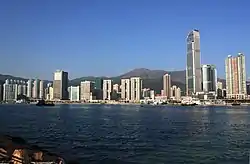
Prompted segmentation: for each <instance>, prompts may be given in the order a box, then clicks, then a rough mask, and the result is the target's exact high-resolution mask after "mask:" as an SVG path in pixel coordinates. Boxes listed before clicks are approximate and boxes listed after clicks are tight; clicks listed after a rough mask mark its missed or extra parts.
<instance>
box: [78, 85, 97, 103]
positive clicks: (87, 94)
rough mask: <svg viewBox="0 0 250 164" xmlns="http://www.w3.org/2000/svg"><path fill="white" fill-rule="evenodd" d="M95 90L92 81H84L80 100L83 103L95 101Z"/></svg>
mask: <svg viewBox="0 0 250 164" xmlns="http://www.w3.org/2000/svg"><path fill="white" fill-rule="evenodd" d="M94 90H95V83H94V82H92V81H82V82H81V86H80V95H81V96H80V99H81V100H82V101H90V100H93V92H94Z"/></svg>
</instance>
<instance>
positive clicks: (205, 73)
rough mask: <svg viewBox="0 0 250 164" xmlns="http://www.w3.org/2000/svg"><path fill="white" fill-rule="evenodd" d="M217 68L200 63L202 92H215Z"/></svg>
mask: <svg viewBox="0 0 250 164" xmlns="http://www.w3.org/2000/svg"><path fill="white" fill-rule="evenodd" d="M216 85H217V70H216V67H215V66H214V65H210V64H204V65H202V90H203V92H212V91H213V92H216Z"/></svg>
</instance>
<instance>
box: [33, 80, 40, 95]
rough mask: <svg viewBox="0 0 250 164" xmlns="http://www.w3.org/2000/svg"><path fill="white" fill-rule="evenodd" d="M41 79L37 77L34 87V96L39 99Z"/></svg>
mask: <svg viewBox="0 0 250 164" xmlns="http://www.w3.org/2000/svg"><path fill="white" fill-rule="evenodd" d="M38 85H39V80H38V79H35V80H34V82H33V89H32V98H34V99H37V98H39V87H38Z"/></svg>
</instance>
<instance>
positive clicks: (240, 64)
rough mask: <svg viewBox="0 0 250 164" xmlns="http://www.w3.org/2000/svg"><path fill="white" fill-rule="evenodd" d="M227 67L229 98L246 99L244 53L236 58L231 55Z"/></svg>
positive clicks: (226, 62)
mask: <svg viewBox="0 0 250 164" xmlns="http://www.w3.org/2000/svg"><path fill="white" fill-rule="evenodd" d="M225 67H226V89H227V98H230V99H244V98H245V97H246V95H247V89H246V66H245V56H244V55H243V54H242V53H239V54H238V56H236V57H232V56H230V55H229V56H228V57H227V58H226V60H225Z"/></svg>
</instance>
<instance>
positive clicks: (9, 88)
mask: <svg viewBox="0 0 250 164" xmlns="http://www.w3.org/2000/svg"><path fill="white" fill-rule="evenodd" d="M17 89H18V87H17V84H15V83H13V81H12V80H9V79H6V80H5V83H4V85H3V100H4V101H14V100H16V99H17V92H18V91H17Z"/></svg>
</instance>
